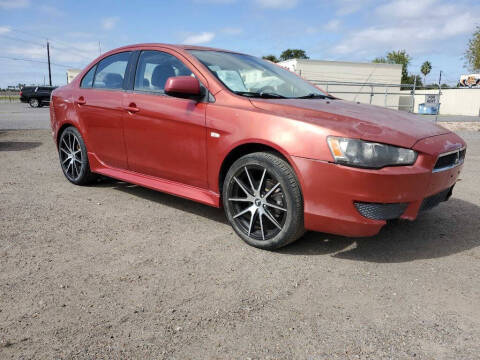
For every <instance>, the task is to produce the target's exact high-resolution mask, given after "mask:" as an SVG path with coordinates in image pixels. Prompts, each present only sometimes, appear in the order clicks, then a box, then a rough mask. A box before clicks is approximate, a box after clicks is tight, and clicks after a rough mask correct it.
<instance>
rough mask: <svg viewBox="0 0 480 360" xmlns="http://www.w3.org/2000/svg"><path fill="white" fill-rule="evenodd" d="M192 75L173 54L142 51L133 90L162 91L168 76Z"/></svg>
mask: <svg viewBox="0 0 480 360" xmlns="http://www.w3.org/2000/svg"><path fill="white" fill-rule="evenodd" d="M173 76H193V74H192V72H191V71H190V70H189V69H188V68H187V67H186V66H185V65H184V64H183V63H182V62H181V61H180V60H178V59H177V58H176V57H175V56H173V55H170V54H167V53H164V52H161V51H154V50H148V51H142V53H141V54H140V57H139V59H138V65H137V71H136V74H135V86H134V90H139V91H147V92H159V93H163V91H164V88H165V83H166V82H167V79H168V78H169V77H173Z"/></svg>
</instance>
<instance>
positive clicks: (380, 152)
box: [327, 136, 417, 169]
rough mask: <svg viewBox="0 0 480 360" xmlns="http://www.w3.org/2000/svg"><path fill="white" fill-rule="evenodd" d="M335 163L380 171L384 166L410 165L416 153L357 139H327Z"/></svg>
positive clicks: (415, 157)
mask: <svg viewBox="0 0 480 360" xmlns="http://www.w3.org/2000/svg"><path fill="white" fill-rule="evenodd" d="M327 142H328V146H329V147H330V151H331V152H332V155H333V158H334V159H335V162H336V163H338V164H343V165H347V166H355V167H362V168H370V169H380V168H382V167H385V166H395V165H412V164H413V163H414V162H415V160H416V159H417V153H416V152H415V151H413V150H410V149H405V148H401V147H397V146H392V145H385V144H380V143H375V142H368V141H363V140H358V139H347V138H341V137H334V136H329V137H327Z"/></svg>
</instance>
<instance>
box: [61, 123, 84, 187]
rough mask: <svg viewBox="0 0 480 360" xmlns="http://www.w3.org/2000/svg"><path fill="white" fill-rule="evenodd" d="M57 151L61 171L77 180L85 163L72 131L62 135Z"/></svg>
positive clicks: (77, 140)
mask: <svg viewBox="0 0 480 360" xmlns="http://www.w3.org/2000/svg"><path fill="white" fill-rule="evenodd" d="M59 152H60V163H61V164H62V169H63V172H64V173H65V175H66V176H67V177H68V178H69V179H70V180H77V179H78V178H79V177H80V175H81V174H82V170H83V167H84V166H85V165H84V161H83V160H84V159H83V154H82V148H81V146H80V141H79V139H78V138H77V136H76V135H75V134H74V133H73V132H66V133H65V135H64V136H62V139H61V141H60V150H59Z"/></svg>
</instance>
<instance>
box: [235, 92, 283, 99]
mask: <svg viewBox="0 0 480 360" xmlns="http://www.w3.org/2000/svg"><path fill="white" fill-rule="evenodd" d="M234 93H235V94H237V95H242V96H249V97H260V98H265V99H286V97H285V96H283V95H280V94H275V93H270V92H264V91H262V92H253V91H234Z"/></svg>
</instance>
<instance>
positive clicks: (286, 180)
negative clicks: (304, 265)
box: [223, 152, 304, 250]
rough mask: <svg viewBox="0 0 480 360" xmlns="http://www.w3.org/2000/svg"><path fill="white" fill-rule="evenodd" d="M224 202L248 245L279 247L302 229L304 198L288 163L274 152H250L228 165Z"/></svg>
mask: <svg viewBox="0 0 480 360" xmlns="http://www.w3.org/2000/svg"><path fill="white" fill-rule="evenodd" d="M223 205H224V208H225V213H226V215H227V218H228V221H229V222H230V224H231V225H232V227H233V229H234V230H235V232H236V233H237V234H238V235H239V236H240V237H241V238H242V239H243V240H244V241H245V242H247V243H248V244H249V245H252V246H255V247H258V248H262V249H270V250H273V249H278V248H280V247H282V246H285V245H287V244H289V243H291V242H293V241H295V240H297V239H298V238H299V237H300V236H301V235H302V234H303V233H304V227H303V199H302V194H301V191H300V186H299V184H298V180H297V178H296V176H295V173H294V171H293V169H292V168H291V167H290V165H289V164H288V163H287V162H286V161H285V160H283V159H282V158H280V157H279V156H277V155H274V154H271V153H265V152H259V153H252V154H248V155H245V156H243V157H241V158H240V159H238V160H237V161H236V162H235V163H234V164H233V165H232V166H231V168H230V169H229V171H228V173H227V176H226V178H225V182H224V186H223Z"/></svg>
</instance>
